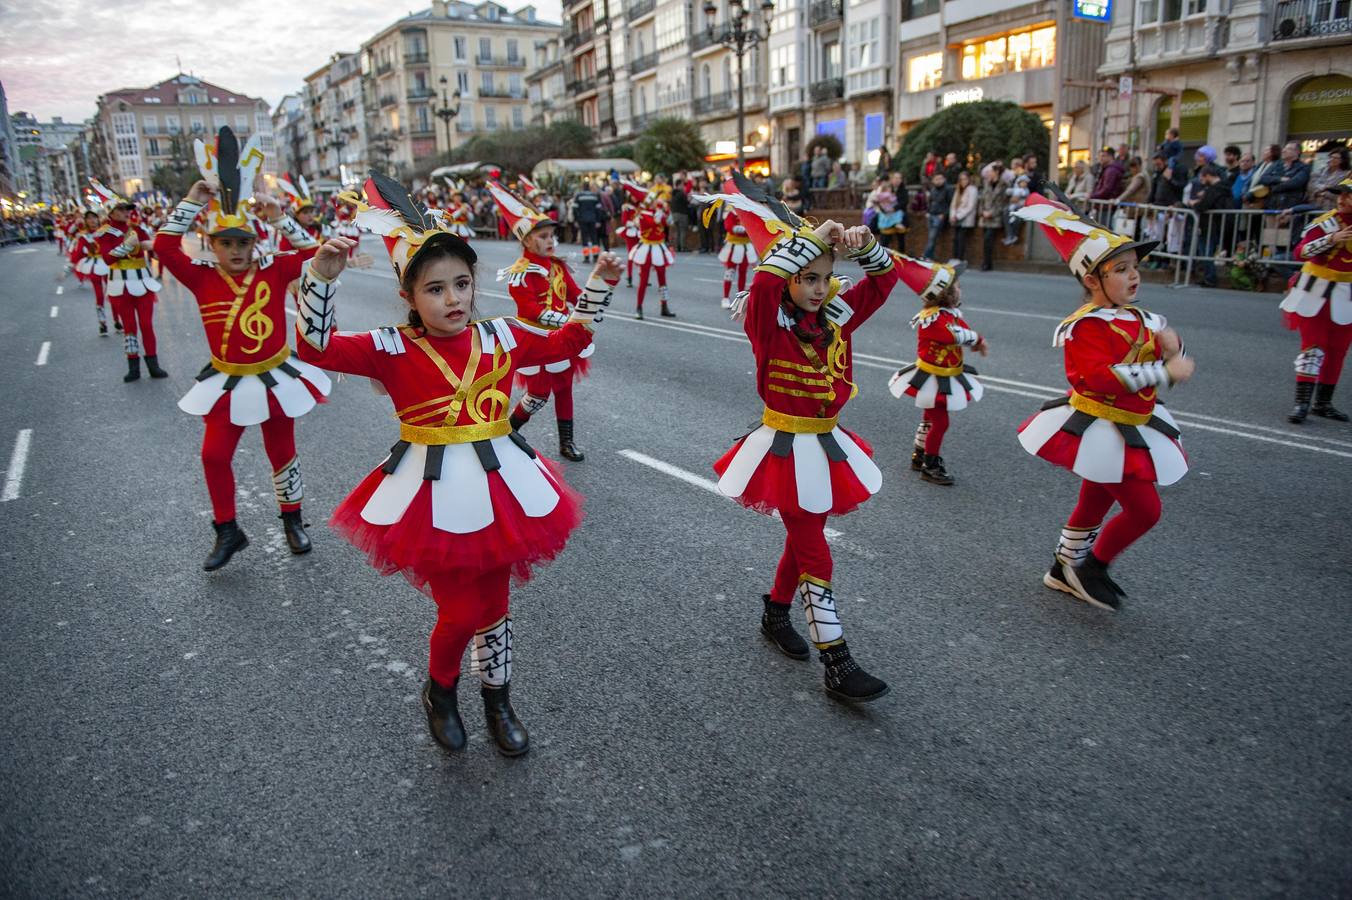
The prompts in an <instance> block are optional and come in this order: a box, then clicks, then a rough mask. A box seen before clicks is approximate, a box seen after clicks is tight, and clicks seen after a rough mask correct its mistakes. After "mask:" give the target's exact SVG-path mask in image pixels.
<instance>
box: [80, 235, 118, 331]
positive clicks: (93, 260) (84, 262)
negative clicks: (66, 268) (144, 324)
mask: <svg viewBox="0 0 1352 900" xmlns="http://www.w3.org/2000/svg"><path fill="white" fill-rule="evenodd" d="M99 228H100V223H99V214H98V213H97V212H95V211H94V210H92V209H91V210H88V211H87V212H85V214H84V224H83V227H82V228H81V229H80V230H79V231H77V232H75V236H74V237H73V238H72V239H71V243H70V256H69V257H68V258H69V260H70V264H71V266H73V267H74V271H75V277H76V278H78V279H80V280H81V281H88V282H89V284H90V286H91V287H93V289H94V312H95V314H96V315H97V316H98V319H99V334H101V335H103V336H105V337H106V336H107V335H108V313H107V311H106V310H105V308H104V307H105V302H104V301H105V295H106V292H107V286H108V273H109V272H110V271H111V270H110V269H109V268H108V264H107V263H106V262H104V261H103V254H102V253H100V252H99V240H98V232H99ZM113 326H114V327H115V328H116V329H117V331H118V333H119V334H121V333H122V319H121V317H120V316H118V314H117V308H116V307H114V308H113Z"/></svg>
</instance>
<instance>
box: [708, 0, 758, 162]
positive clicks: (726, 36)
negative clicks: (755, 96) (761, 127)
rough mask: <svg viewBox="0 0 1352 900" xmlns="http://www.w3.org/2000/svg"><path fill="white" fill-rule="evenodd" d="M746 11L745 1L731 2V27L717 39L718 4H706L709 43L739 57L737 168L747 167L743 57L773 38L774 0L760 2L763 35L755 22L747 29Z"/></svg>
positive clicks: (729, 23)
mask: <svg viewBox="0 0 1352 900" xmlns="http://www.w3.org/2000/svg"><path fill="white" fill-rule="evenodd" d="M749 12H750V10H748V9H747V7H746V5H745V2H744V0H728V25H727V28H726V29H725V30H724V32H723V33H722V34H721V35H718V36H717V37H715V35H714V19H715V18H717V16H718V4H717V3H716V2H715V0H704V22H705V34H706V35H708V37H709V40H711V41H717V42H718V43H720V44H722V45H723V46H724V47H727V48H728V49H729V50H731V51H732V52H733V53H734V54H736V56H737V168H739V169H741V168H742V167H744V166H745V165H746V151H745V149H744V148H745V146H746V100H745V97H744V96H743V94H742V57H743V56H744V55H745V54H746V51H747V50H748V49H750V48H751V47H754V46H756V45H757V44H759V43H760V42H761V41H764V40H767V39H768V38H769V37H770V21H771V20H772V19H773V18H774V14H775V0H761V3H760V19H761V21H760V23H759V24H760V25H761V27H762V28H764V31H763V32H762V31H760V30H757V28H756V25H757V24H758V23H756V22H755V21H752V22H751V24H750V25H749V26H748V24H747V15H748V14H749Z"/></svg>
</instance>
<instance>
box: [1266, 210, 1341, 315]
mask: <svg viewBox="0 0 1352 900" xmlns="http://www.w3.org/2000/svg"><path fill="white" fill-rule="evenodd" d="M1348 227H1352V215H1344V214H1342V213H1340V212H1338V211H1337V210H1336V209H1335V210H1331V211H1330V212H1327V213H1325V214H1324V215H1322V216H1320V217H1319V218H1317V219H1315V220H1314V221H1313V222H1311V223H1310V224H1309V225H1307V226H1306V228H1305V231H1304V232H1303V233H1302V234H1301V236H1300V242H1299V243H1298V244H1296V250H1295V255H1296V258H1297V259H1301V260H1304V261H1305V262H1304V265H1302V266H1301V268H1300V272H1299V273H1297V274H1296V276H1295V277H1294V278H1293V279H1292V282H1291V290H1290V291H1289V292H1288V293H1287V295H1286V297H1285V298H1283V300H1282V303H1281V310H1282V312H1284V313H1286V314H1287V324H1288V325H1289V326H1290V327H1292V328H1295V327H1296V324H1297V321H1298V318H1311V317H1313V316H1317V315H1319V314H1320V313H1321V311H1322V310H1323V309H1324V305H1325V304H1326V303H1327V304H1328V315H1329V318H1330V319H1331V320H1332V321H1333V324H1335V325H1349V324H1352V246H1349V245H1348V244H1345V243H1344V244H1335V243H1334V242H1333V235H1334V234H1336V233H1337V232H1338V231H1340V230H1341V229H1343V228H1348Z"/></svg>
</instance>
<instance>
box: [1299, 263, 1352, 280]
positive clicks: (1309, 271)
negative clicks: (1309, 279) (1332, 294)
mask: <svg viewBox="0 0 1352 900" xmlns="http://www.w3.org/2000/svg"><path fill="white" fill-rule="evenodd" d="M1300 271H1301V272H1302V273H1303V274H1306V275H1313V276H1314V277H1315V278H1322V279H1324V280H1325V281H1352V272H1348V271H1345V270H1342V269H1334V268H1331V267H1329V266H1324V265H1320V264H1319V263H1317V262H1307V263H1305V265H1303V266H1301V269H1300Z"/></svg>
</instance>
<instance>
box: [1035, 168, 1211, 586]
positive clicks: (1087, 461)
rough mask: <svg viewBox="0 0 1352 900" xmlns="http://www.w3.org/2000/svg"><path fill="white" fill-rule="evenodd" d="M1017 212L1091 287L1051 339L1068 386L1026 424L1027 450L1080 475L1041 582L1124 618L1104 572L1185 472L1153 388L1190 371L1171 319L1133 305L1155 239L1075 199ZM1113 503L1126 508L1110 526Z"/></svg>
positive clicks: (1041, 202)
mask: <svg viewBox="0 0 1352 900" xmlns="http://www.w3.org/2000/svg"><path fill="white" fill-rule="evenodd" d="M1016 215H1017V216H1018V217H1019V218H1021V219H1025V220H1027V221H1030V222H1036V223H1038V225H1039V226H1041V228H1042V231H1043V233H1044V234H1045V235H1046V236H1047V239H1048V241H1050V242H1051V244H1052V246H1053V247H1055V248H1056V250H1057V252H1058V253H1060V254H1061V258H1062V259H1063V260H1065V261H1066V263H1067V264H1068V265H1069V266H1070V271H1071V272H1072V273H1073V274H1074V275H1075V277H1076V278H1077V279H1079V281H1080V284H1081V285H1083V287H1084V290H1085V303H1084V305H1082V306H1081V307H1080V308H1079V309H1077V310H1076V311H1075V312H1074V313H1072V314H1071V315H1070V316H1069V317H1068V318H1067V319H1065V320H1064V321H1063V322H1061V324H1060V325H1058V326H1057V328H1056V332H1055V334H1054V336H1053V339H1052V346H1055V347H1061V348H1063V352H1064V353H1065V365H1066V380H1067V381H1068V382H1070V390H1069V391H1068V392H1067V394H1066V396H1065V397H1061V398H1058V399H1056V400H1053V401H1051V402H1050V403H1046V404H1044V405H1043V407H1042V411H1041V412H1039V413H1038V414H1037V415H1035V416H1033V417H1032V418H1030V419H1028V420H1027V421H1025V422H1024V423H1023V424H1022V425H1020V426H1019V443H1021V444H1022V445H1023V448H1024V449H1025V450H1027V451H1028V452H1029V453H1032V454H1033V455H1034V456H1040V457H1042V458H1043V459H1045V460H1047V461H1048V462H1050V463H1052V464H1053V465H1056V466H1060V467H1061V468H1064V469H1070V470H1071V471H1072V472H1074V473H1075V474H1076V475H1078V476H1079V477H1080V478H1081V484H1080V500H1079V504H1078V505H1077V506H1076V507H1075V510H1074V511H1073V512H1072V513H1071V514H1070V519H1069V520H1068V521H1067V522H1066V526H1065V527H1064V528H1062V529H1061V538H1060V540H1059V542H1058V543H1057V547H1056V556H1055V559H1054V560H1053V562H1052V566H1051V569H1050V571H1048V572H1047V574H1046V575H1044V576H1043V577H1042V583H1043V584H1045V585H1046V586H1047V587H1049V588H1053V589H1054V590H1058V591H1064V592H1066V593H1068V594H1071V595H1073V596H1075V597H1078V598H1079V599H1081V600H1084V601H1085V602H1087V603H1089V604H1092V605H1093V606H1097V607H1099V608H1101V609H1107V610H1116V609H1118V608H1120V606H1121V604H1122V600H1123V598H1124V597H1125V596H1126V594H1125V593H1124V592H1123V590H1122V589H1121V588H1120V587H1119V586H1118V585H1117V583H1116V582H1115V581H1113V579H1112V578H1111V577H1110V576H1109V575H1108V565H1109V564H1110V563H1112V562H1113V560H1115V559H1116V558H1117V557H1118V555H1119V554H1121V553H1122V551H1123V550H1125V549H1126V548H1127V547H1129V546H1131V545H1132V544H1133V543H1135V542H1136V541H1137V540H1138V539H1139V538H1140V537H1141V536H1142V535H1144V534H1145V533H1146V532H1147V531H1149V530H1150V529H1151V528H1153V527H1154V526H1155V523H1156V522H1158V521H1159V517H1160V497H1159V492H1158V491H1157V490H1156V489H1155V485H1156V483H1159V484H1164V485H1169V484H1173V483H1175V482H1176V481H1178V480H1179V479H1180V478H1182V477H1183V476H1184V474H1186V473H1187V471H1188V461H1187V457H1186V456H1184V454H1183V446H1182V444H1181V443H1180V442H1179V437H1180V435H1179V430H1178V423H1177V422H1175V421H1174V418H1173V416H1171V415H1170V414H1169V411H1168V410H1167V409H1165V408H1164V404H1163V403H1160V402H1159V401H1158V399H1157V392H1158V390H1159V388H1160V387H1161V386H1173V385H1175V384H1178V383H1179V382H1182V381H1186V380H1187V379H1188V378H1190V377H1191V376H1192V372H1193V368H1194V363H1193V361H1192V360H1191V359H1190V358H1188V357H1187V356H1185V355H1184V353H1183V345H1182V342H1181V341H1180V340H1179V337H1178V335H1177V334H1176V333H1175V332H1174V330H1173V329H1171V328H1169V327H1168V326H1167V323H1166V322H1165V320H1164V317H1163V316H1158V315H1156V314H1154V313H1152V312H1148V311H1146V310H1144V309H1141V308H1140V307H1138V306H1136V305H1134V303H1133V302H1132V301H1134V300H1135V299H1136V290H1137V288H1138V287H1139V285H1140V281H1141V277H1140V273H1139V271H1138V268H1137V267H1138V265H1139V263H1140V260H1141V259H1143V258H1144V257H1145V256H1146V255H1147V254H1149V253H1150V251H1152V250H1154V249H1155V247H1156V246H1157V245H1158V243H1159V242H1158V241H1133V240H1132V239H1131V238H1128V237H1125V236H1123V235H1119V234H1114V233H1112V232H1111V231H1109V230H1108V229H1106V228H1104V227H1103V226H1102V225H1099V224H1098V223H1096V222H1092V221H1089V220H1087V219H1084V218H1082V217H1080V216H1078V215H1076V214H1075V213H1074V212H1072V211H1071V209H1070V208H1069V205H1068V201H1066V203H1065V204H1063V203H1055V202H1053V201H1050V200H1048V199H1047V198H1045V197H1043V196H1041V195H1040V194H1037V193H1033V194H1029V195H1028V200H1027V202H1026V203H1025V205H1024V207H1023V208H1022V209H1020V210H1019V211H1018V212H1017V213H1016ZM1114 502H1116V503H1117V504H1118V505H1120V506H1121V507H1122V511H1121V512H1120V513H1119V514H1118V515H1117V516H1115V517H1113V518H1112V519H1111V520H1110V521H1108V523H1107V524H1106V525H1105V524H1103V520H1104V517H1105V516H1106V515H1107V514H1108V511H1109V510H1110V509H1111V508H1112V506H1113V503H1114Z"/></svg>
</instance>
